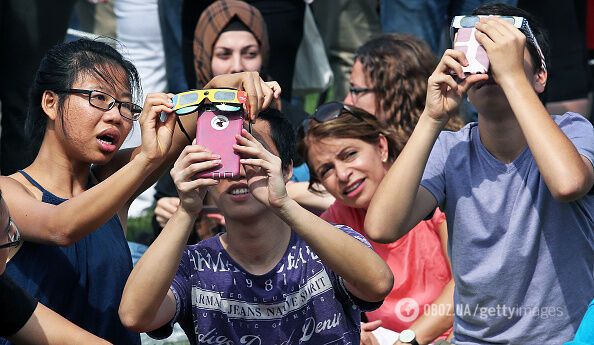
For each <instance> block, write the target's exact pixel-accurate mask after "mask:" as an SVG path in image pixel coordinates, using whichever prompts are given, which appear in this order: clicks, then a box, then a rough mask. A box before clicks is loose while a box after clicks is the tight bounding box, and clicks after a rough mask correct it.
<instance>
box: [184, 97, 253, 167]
mask: <svg viewBox="0 0 594 345" xmlns="http://www.w3.org/2000/svg"><path fill="white" fill-rule="evenodd" d="M243 119H244V111H243V109H242V110H239V111H221V110H219V109H217V108H216V107H215V106H214V105H210V104H209V105H204V106H202V107H201V109H200V110H199V113H198V121H197V124H196V143H197V144H200V145H202V146H204V147H206V148H208V149H209V150H210V151H212V152H213V153H216V154H218V155H220V156H221V165H220V166H219V167H217V168H213V169H209V170H206V171H203V172H201V173H199V174H198V175H197V177H205V178H213V179H235V178H239V155H238V154H237V153H236V152H235V151H234V150H233V145H234V144H235V143H236V139H235V136H236V135H238V134H241V129H242V128H243Z"/></svg>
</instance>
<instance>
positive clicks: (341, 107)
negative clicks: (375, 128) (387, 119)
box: [300, 102, 372, 135]
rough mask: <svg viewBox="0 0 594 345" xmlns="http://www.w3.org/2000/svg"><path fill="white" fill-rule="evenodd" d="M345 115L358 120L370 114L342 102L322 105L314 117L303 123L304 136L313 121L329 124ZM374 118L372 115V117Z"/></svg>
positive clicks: (301, 128)
mask: <svg viewBox="0 0 594 345" xmlns="http://www.w3.org/2000/svg"><path fill="white" fill-rule="evenodd" d="M345 113H347V114H351V115H353V116H355V117H356V118H358V119H361V118H362V116H363V114H368V115H370V114H369V113H367V112H366V111H365V110H363V109H360V108H357V107H353V106H350V105H347V104H344V103H342V102H329V103H326V104H322V105H320V106H319V107H318V109H316V111H315V112H314V113H313V115H312V116H311V117H309V118H307V119H305V120H303V122H302V123H301V127H300V131H301V132H302V134H303V135H305V134H306V133H307V131H308V130H309V126H310V123H311V121H316V122H319V123H322V122H327V121H331V120H334V119H336V118H337V117H340V116H341V115H344V114H345ZM370 116H372V115H370Z"/></svg>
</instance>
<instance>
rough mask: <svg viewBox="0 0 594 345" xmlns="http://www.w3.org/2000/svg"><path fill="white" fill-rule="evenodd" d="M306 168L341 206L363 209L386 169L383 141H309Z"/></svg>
mask: <svg viewBox="0 0 594 345" xmlns="http://www.w3.org/2000/svg"><path fill="white" fill-rule="evenodd" d="M308 144H309V146H308V147H309V150H308V154H307V156H308V162H309V164H310V168H311V169H312V170H313V171H314V172H315V174H316V176H317V177H318V178H319V180H320V181H321V182H322V185H324V187H325V188H326V190H327V191H328V192H329V193H330V194H332V196H334V197H335V198H336V200H339V201H341V202H342V203H343V204H345V205H347V206H350V207H354V208H362V209H367V207H369V202H370V201H371V198H372V197H373V194H374V193H375V191H376V189H377V187H378V185H379V183H380V182H381V181H382V179H383V178H384V176H385V174H386V172H387V171H388V169H389V163H387V161H388V144H387V140H386V138H385V137H380V140H379V143H377V144H370V143H367V142H365V141H362V140H359V139H350V138H349V139H346V138H334V137H329V138H324V139H321V140H316V141H314V140H309V141H308Z"/></svg>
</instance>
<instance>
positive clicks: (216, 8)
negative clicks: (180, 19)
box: [194, 0, 269, 87]
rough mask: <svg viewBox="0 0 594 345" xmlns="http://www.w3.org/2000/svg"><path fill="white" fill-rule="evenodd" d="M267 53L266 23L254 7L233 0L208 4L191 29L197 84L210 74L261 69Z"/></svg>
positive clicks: (210, 75)
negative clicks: (192, 32) (193, 28)
mask: <svg viewBox="0 0 594 345" xmlns="http://www.w3.org/2000/svg"><path fill="white" fill-rule="evenodd" d="M268 54H269V43H268V33H267V31H266V23H265V22H264V18H263V17H262V14H260V11H258V10H257V9H256V8H255V7H253V6H251V5H249V4H247V3H245V2H242V1H237V0H221V1H216V2H215V3H213V4H212V5H210V6H209V7H208V8H207V9H206V10H205V11H204V12H202V15H201V16H200V19H199V20H198V24H197V25H196V30H195V31H194V68H195V71H196V77H197V86H198V87H201V86H202V85H204V84H206V83H207V82H208V81H209V80H210V79H212V77H213V76H215V75H218V74H224V73H233V72H243V71H251V72H253V71H260V72H261V71H262V68H263V67H265V66H266V63H267V61H268Z"/></svg>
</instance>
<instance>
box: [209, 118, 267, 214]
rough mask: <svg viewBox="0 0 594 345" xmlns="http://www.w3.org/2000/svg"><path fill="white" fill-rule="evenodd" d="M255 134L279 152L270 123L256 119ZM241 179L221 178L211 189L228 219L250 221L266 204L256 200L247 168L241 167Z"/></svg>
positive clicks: (261, 141)
mask: <svg viewBox="0 0 594 345" xmlns="http://www.w3.org/2000/svg"><path fill="white" fill-rule="evenodd" d="M252 130H253V131H254V132H255V133H254V136H255V137H256V139H258V141H260V143H261V144H262V145H263V146H264V147H265V148H266V149H267V150H268V151H270V152H271V153H272V154H274V155H277V156H278V155H279V152H278V150H277V148H276V145H275V144H274V141H273V140H272V136H271V134H270V125H269V124H268V122H266V121H264V120H256V122H255V123H254V124H253V125H252ZM240 176H241V179H239V180H220V182H219V184H218V185H216V186H214V187H212V188H210V189H209V194H210V195H211V196H212V199H213V201H214V202H215V204H216V205H217V207H218V208H219V210H220V211H221V213H222V214H223V216H224V217H225V220H226V221H229V220H238V221H250V220H251V219H252V218H253V217H257V216H258V215H259V214H262V213H263V212H265V211H266V206H264V205H263V204H262V203H261V202H259V201H258V200H256V199H255V198H254V197H253V195H252V194H251V193H250V191H249V188H248V184H247V180H246V179H245V170H244V168H243V166H241V168H240Z"/></svg>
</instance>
